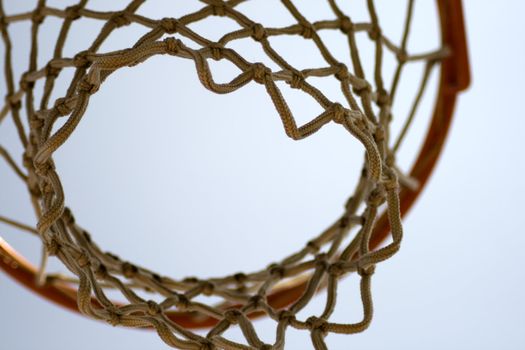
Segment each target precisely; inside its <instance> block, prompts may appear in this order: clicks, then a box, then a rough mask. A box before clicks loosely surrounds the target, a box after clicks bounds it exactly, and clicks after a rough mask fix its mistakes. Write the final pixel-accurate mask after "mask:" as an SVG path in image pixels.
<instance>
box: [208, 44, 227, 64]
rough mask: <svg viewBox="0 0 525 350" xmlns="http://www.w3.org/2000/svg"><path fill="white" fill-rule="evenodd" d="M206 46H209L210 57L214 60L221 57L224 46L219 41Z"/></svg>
mask: <svg viewBox="0 0 525 350" xmlns="http://www.w3.org/2000/svg"><path fill="white" fill-rule="evenodd" d="M208 47H209V48H210V52H211V57H212V58H213V59H214V60H215V61H219V60H221V59H222V58H223V49H224V46H223V45H222V44H221V43H211V44H210V45H209V46H208Z"/></svg>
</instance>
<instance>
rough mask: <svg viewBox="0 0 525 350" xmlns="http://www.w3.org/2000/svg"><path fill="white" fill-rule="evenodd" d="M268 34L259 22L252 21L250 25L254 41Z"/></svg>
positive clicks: (264, 37)
mask: <svg viewBox="0 0 525 350" xmlns="http://www.w3.org/2000/svg"><path fill="white" fill-rule="evenodd" d="M267 36H268V34H267V33H266V29H265V28H264V27H263V25H262V24H260V23H254V24H253V25H252V38H253V39H254V40H256V41H261V40H263V39H266V37H267Z"/></svg>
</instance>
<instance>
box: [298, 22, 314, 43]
mask: <svg viewBox="0 0 525 350" xmlns="http://www.w3.org/2000/svg"><path fill="white" fill-rule="evenodd" d="M315 30H316V29H315V26H314V25H313V24H312V23H309V22H304V23H301V36H302V37H303V38H305V39H312V37H313V36H314V33H315Z"/></svg>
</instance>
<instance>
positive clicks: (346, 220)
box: [339, 213, 350, 228]
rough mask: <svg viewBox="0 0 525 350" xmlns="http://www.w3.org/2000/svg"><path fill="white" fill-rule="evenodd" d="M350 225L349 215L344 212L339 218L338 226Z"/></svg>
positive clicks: (345, 226)
mask: <svg viewBox="0 0 525 350" xmlns="http://www.w3.org/2000/svg"><path fill="white" fill-rule="evenodd" d="M348 225H350V216H349V214H348V213H346V214H344V215H343V216H342V217H341V219H339V227H340V228H347V227H348Z"/></svg>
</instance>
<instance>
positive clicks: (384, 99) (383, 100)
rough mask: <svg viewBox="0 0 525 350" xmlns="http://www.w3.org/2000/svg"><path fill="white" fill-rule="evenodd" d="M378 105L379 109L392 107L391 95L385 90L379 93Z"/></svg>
mask: <svg viewBox="0 0 525 350" xmlns="http://www.w3.org/2000/svg"><path fill="white" fill-rule="evenodd" d="M376 104H377V105H378V106H379V107H383V106H386V105H390V95H389V94H388V92H387V91H386V90H385V89H380V90H379V91H377V101H376Z"/></svg>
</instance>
